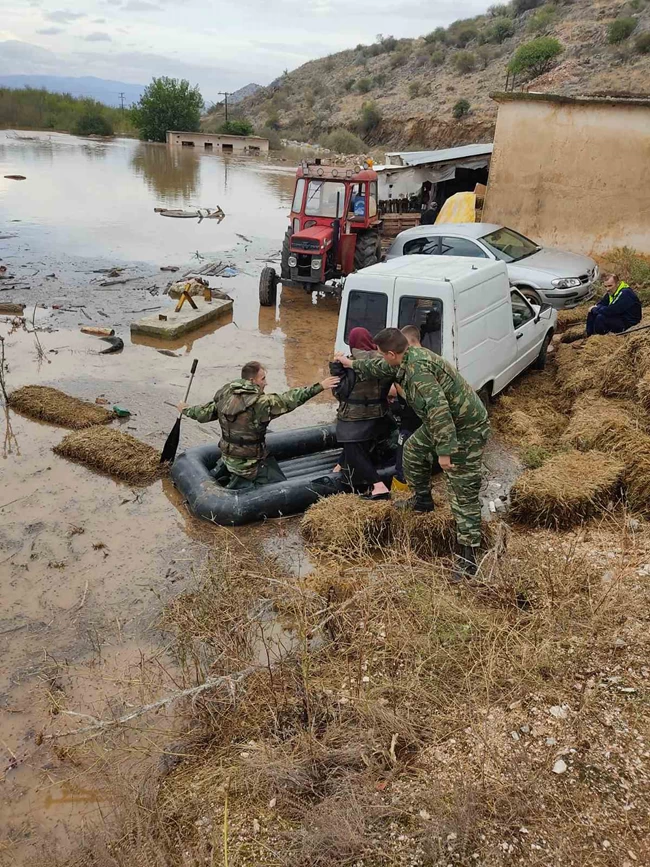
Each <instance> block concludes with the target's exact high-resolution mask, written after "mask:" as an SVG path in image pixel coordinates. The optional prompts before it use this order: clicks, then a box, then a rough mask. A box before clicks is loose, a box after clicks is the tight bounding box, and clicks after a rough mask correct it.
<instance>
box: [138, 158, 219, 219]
mask: <svg viewBox="0 0 650 867" xmlns="http://www.w3.org/2000/svg"><path fill="white" fill-rule="evenodd" d="M131 166H132V168H133V170H134V172H135V174H136V175H139V176H140V177H142V178H143V179H144V182H145V183H146V185H147V187H148V188H149V189H150V190H151V191H152V192H154V193H156V196H157V197H158V198H159V199H160V200H161V201H162V202H164V203H165V204H168V203H170V202H177V201H178V199H179V197H180V198H182V200H183V202H184V203H185V204H191V202H192V201H193V200H194V199H195V198H196V194H197V188H198V183H199V156H198V154H196V153H194V149H193V148H169V147H167V145H164V144H160V145H158V144H149V143H146V144H145V143H144V142H139V143H138V145H137V146H136V148H135V150H134V151H133V156H132V157H131ZM208 207H210V206H209V205H208Z"/></svg>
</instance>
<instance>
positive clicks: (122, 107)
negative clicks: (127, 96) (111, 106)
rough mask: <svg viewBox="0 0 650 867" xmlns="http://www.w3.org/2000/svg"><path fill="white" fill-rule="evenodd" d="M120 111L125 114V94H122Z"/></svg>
mask: <svg viewBox="0 0 650 867" xmlns="http://www.w3.org/2000/svg"><path fill="white" fill-rule="evenodd" d="M120 109H121V110H122V112H124V94H123V93H122V92H120Z"/></svg>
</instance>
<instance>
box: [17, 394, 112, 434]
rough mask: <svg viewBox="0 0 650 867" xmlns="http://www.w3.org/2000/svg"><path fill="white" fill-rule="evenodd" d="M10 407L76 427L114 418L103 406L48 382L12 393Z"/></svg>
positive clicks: (33, 415) (77, 428)
mask: <svg viewBox="0 0 650 867" xmlns="http://www.w3.org/2000/svg"><path fill="white" fill-rule="evenodd" d="M9 406H11V408H12V409H15V410H16V411H17V412H20V413H23V415H27V416H30V417H31V418H38V419H42V420H43V421H49V422H52V423H53V424H60V425H62V426H63V427H69V428H72V429H73V430H79V429H81V428H87V427H93V426H94V425H98V424H107V423H108V422H109V421H111V420H112V419H113V418H115V416H114V414H113V413H112V412H109V411H108V410H107V409H105V408H104V407H103V406H97V405H96V404H94V403H89V402H88V401H86V400H80V399H79V398H78V397H71V396H70V395H69V394H65V393H64V392H62V391H59V390H58V389H57V388H49V387H48V386H46V385H25V386H23V387H22V388H19V389H17V390H16V391H14V392H12V393H11V394H10V395H9Z"/></svg>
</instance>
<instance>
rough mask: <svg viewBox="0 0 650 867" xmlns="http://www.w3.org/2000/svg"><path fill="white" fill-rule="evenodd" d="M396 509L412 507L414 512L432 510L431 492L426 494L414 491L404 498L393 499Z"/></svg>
mask: <svg viewBox="0 0 650 867" xmlns="http://www.w3.org/2000/svg"><path fill="white" fill-rule="evenodd" d="M394 502H395V508H396V509H412V510H413V511H414V512H433V510H434V508H435V506H434V503H433V498H432V496H431V492H430V491H429V492H428V493H426V494H419V493H416V494H414V495H413V496H412V497H409V498H408V499H406V500H395V501H394Z"/></svg>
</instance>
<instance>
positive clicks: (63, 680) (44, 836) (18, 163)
mask: <svg viewBox="0 0 650 867" xmlns="http://www.w3.org/2000/svg"><path fill="white" fill-rule="evenodd" d="M17 135H18V136H20V137H21V138H18V137H14V136H13V134H11V133H6V132H0V169H1V171H0V176H2V175H5V174H23V175H25V176H26V180H25V181H11V180H4V179H2V178H0V258H1V259H2V263H3V264H6V265H7V268H8V273H9V274H13V275H14V277H15V280H14V281H10V280H6V281H5V280H3V281H0V301H18V302H23V303H26V304H28V305H29V307H28V309H27V311H26V312H27V314H28V318H29V320H30V323H29V325H28V331H26V330H24V329H23V328H18V329H14V328H13V327H12V324H11V322H10V321H8V320H7V318H6V317H0V335H1V336H3V337H5V352H6V360H7V369H6V379H7V385H8V388H9V390H11V389H13V388H16V387H18V386H20V385H24V384H28V383H33V384H43V385H53V386H56V387H58V388H61V389H62V390H64V391H66V392H68V393H70V394H73V395H76V396H79V397H84V398H88V399H90V400H95V398H97V397H100V396H101V397H103V398H105V399H106V400H108V401H109V403H110V404H115V403H118V404H120V405H122V406H125V407H127V408H128V409H130V410H131V412H132V415H131V417H130V418H129V419H127V420H125V421H124V422H122V424H123V429H124V430H128V431H130V432H131V433H133V434H134V436H136V437H138V438H140V439H142V440H144V441H146V442H149V443H151V444H152V445H154V446H156V447H161V446H162V444H163V442H164V440H165V438H166V435H167V433H168V432H169V430H170V428H171V426H172V424H173V422H174V418H175V413H174V410H173V408H171V407H170V406H168V405H167V403H166V402H171V403H176V402H178V401H179V400H180V399H181V398H182V396H183V392H184V389H185V387H186V384H187V381H188V380H187V377H188V374H189V367H190V358H198V359H199V369H198V374H197V377H196V379H195V385H194V389H193V393H192V396H191V397H192V400H194V401H196V402H202V401H205V400H208V399H209V398H211V396H212V395H213V393H214V392H215V390H216V389H217V388H218V387H219V386H220V385H221V384H223V383H224V382H226V381H227V380H229V379H231V378H234V377H235V376H236V375H238V371H239V368H240V367H241V365H242V363H243V362H245V361H247V360H249V359H251V358H257V359H258V360H260V361H262V362H263V363H264V364H265V365H266V366H267V367H268V372H269V387H270V389H272V390H278V391H280V390H283V389H285V388H287V387H292V386H295V385H302V384H307V383H311V382H314V381H316V380H318V379H321V378H322V377H323V375H324V374H325V373H326V370H327V358H328V355H329V354H330V353H331V350H332V347H333V341H334V333H335V328H336V320H337V315H338V309H337V304H336V303H335V302H334V301H333V300H331V299H317V300H314V301H313V300H312V299H311V298H310V297H309V296H307V295H305V294H304V293H300V292H297V291H292V292H285V293H283V295H282V297H281V299H280V301H279V303H278V306H277V308H276V309H268V308H260V307H259V305H258V301H257V281H258V276H259V271H260V270H261V268H262V267H263V264H264V262H265V261H266V260H269V259H273V258H274V257H276V256H277V252H278V250H279V247H280V243H281V239H282V235H283V233H284V231H285V227H286V216H287V211H288V206H289V201H290V197H291V192H292V188H293V171H292V170H289V169H288V168H287V165H286V164H282V163H280V164H274V163H273V162H267V161H263V160H257V159H254V158H249V159H230V160H228V159H226V160H224V159H222V158H220V157H219V156H217V155H202V154H201V155H199V154H196V153H194V152H192V151H189V150H181V151H171V150H168V149H167V148H166V147H165V146H161V145H149V144H141V143H138V142H134V141H130V140H117V141H114V142H103V141H102V142H99V141H89V140H83V139H77V138H74V137H71V136H67V135H56V134H54V135H50V134H37V133H19V134H17ZM25 136H28V138H27V139H26V138H24V137H25ZM217 204H218V205H220V206H221V207H222V208H223V210H224V211H225V212H226V218H225V219H224V220H223V221H222V222H221V223H216V222H215V221H210V220H206V221H203V222H202V223H198V222H197V221H194V220H173V219H166V218H163V217H161V216H159V215H158V214H155V213H154V212H153V208H154V207H156V206H158V205H165V206H168V207H188V206H190V205H192V206H203V207H214V206H215V205H217ZM239 235H243V236H245V238H240V237H239ZM7 236H11V237H7ZM195 253H198V254H199V257H202V258H196V257H195V258H193V254H195ZM209 260H223V261H224V262H228V263H230V264H232V265H234V266H235V267H236V269H237V271H238V274H237V276H235V277H232V278H230V279H223V281H222V288H223V289H224V290H225V291H227V292H228V293H229V294H230V295H231V296H232V297H233V299H234V310H233V315H232V317H231V318H230V319H226V320H224V321H220V322H218V323H217V324H215V325H213V326H211V327H210V328H207V329H204V330H202V331H201V332H196V333H195V334H194V335H189V336H188V337H187V338H186V339H183V340H179V341H176V342H175V343H168V344H161V343H157V342H156V341H148V340H144V339H142V338H140V339H138V340H137V341H135V340H134V341H131V338H130V334H129V328H128V325H129V323H130V322H131V321H132V320H133V319H134V318H137V317H138V316H139V315H143V314H142V313H140V312H139V311H142V310H144V309H145V308H147V309H149V308H152V307H158V306H160V307H164V306H166V305H167V304H169V302H168V301H167V299H166V297H164V296H162V295H161V294H160V293H161V291H162V289H163V288H164V287H165V285H166V283H167V282H168V280H169V276H170V275H168V274H164V273H161V272H160V270H159V267H160V266H161V265H167V264H173V265H178V266H180V267H181V269H183V268H186V267H189V266H190V265H192V264H194V266H196V264H201V263H204V262H206V261H209ZM115 266H119V267H124V268H125V269H126V270H125V271H124V274H125V276H140V277H142V278H143V279H141V280H137V281H133V282H131V283H127V284H125V285H123V286H120V287H116V288H115V287H110V288H102V287H99V285H98V283H99V281H100V280H102V279H104V275H101V274H96V273H94V272H95V271H97V270H99V269H102V268H108V267H115ZM52 274H54V275H55V276H48V275H52ZM17 281H24V282H23V284H22V285H24V286H27V287H29V288H8V289H7V288H5V287H6V286H8V285H10V284H11V283H13V282H17ZM35 305H43V306H42V307H39V308H38V309H37V310H36V311H35V315H34V322H35V324H36V325H37V326H38V327H39V329H40V330H39V331H38V332H37V334H36V335H35V334H33V333H28V332H31V330H32V326H31V317H32V313H33V312H34V307H35ZM54 305H56V307H58V308H59V309H55V306H54ZM80 305H83V310H84V311H85V315H84V313H82V307H81V306H80ZM134 311H138V312H134ZM91 323H92V324H98V325H111V326H113V327H115V329H116V331H117V333H118V334H119V335H120V336H121V337H122V338H123V339H124V342H125V348H124V350H123V352H122V353H120V354H117V355H108V356H102V355H98V354H97V352H98V349H99V348H104V344H101V343H99V341H98V340H97V338H93V337H89V336H87V335H84V334H81V333H80V331H79V328H80V326H82V325H89V324H91ZM36 338H38V341H39V342H40V346H41V350H42V351H39V348H38V345H37V340H36ZM163 346H164V347H165V348H173V349H174V350H175V352H176V354H177V357H170V356H167V355H161V354H160V353H159V352H158V351H157V350H158V349H159V348H162V347H163ZM332 414H333V411H332V403H331V399H330V398H328V397H326V396H324V395H321V396H319V397H318V398H316V399H315V400H313V401H310V402H309V403H308V404H306V405H305V406H303V407H301V408H300V409H299V410H297V411H296V412H295V413H293V414H291V415H290V416H287V417H284V418H282V419H279V420H278V422H277V423H276V424H275V426H276V427H278V428H281V427H297V426H301V425H305V424H315V423H320V422H323V421H329V420H330V419H331V417H332ZM3 421H4V419H3ZM10 423H11V426H12V430H13V434H14V435H15V438H16V441H15V442H13V443H12V446H11V451H10V452H9V453H7V454H6V456H5V457H4V459H3V460H1V461H0V474H1V477H2V485H1V486H0V490H1V493H0V659H1V665H0V757H1V758H0V863H2V862H3V861H4V862H5V863H6V864H11V865H26V864H30V863H33V858H34V853H35V852H37V851H39V850H40V848H42V846H43V845H46V846H47V847H48V848H49V849H51V848H52V847H54V846H57V847H59V848H60V849H61V850H62V851H65V850H66V849H68V848H69V847H70V846H71V845H74V843H75V842H78V841H79V839H80V836H81V834H82V833H83V831H84V828H85V826H86V823H88V822H91V823H92V822H95V821H97V818H98V816H99V815H100V812H99V811H100V810H101V809H102V804H104V805H105V802H106V798H107V795H106V792H105V791H104V790H103V788H102V785H103V782H102V780H103V778H101V779H100V778H99V776H97V774H94V773H93V769H94V768H96V766H97V765H98V764H101V763H100V762H99V758H98V757H97V756H96V755H95V756H94V757H93V754H89V758H88V760H87V761H85V762H84V763H83V766H82V767H76V766H73V765H72V764H71V763H70V761H69V760H68V759H67V758H66V756H65V754H62V753H60V751H59V752H58V753H54V752H53V751H52V743H51V742H47V741H46V742H45V743H43V744H42V745H40V746H39V745H38V743H37V742H38V740H39V738H38V737H37V735H38V733H39V732H45V734H46V735H47V734H51V733H52V732H54V731H57V730H60V729H62V728H65V727H66V725H67V726H70V725H71V724H75V725H76V724H77V721H76V720H75V718H65V715H64V714H62V713H61V712H60V711H61V710H62V709H63V710H73V711H76V712H81V713H86V714H90V715H93V716H100V717H103V718H108V717H110V716H111V715H113V713H122V712H124V708H125V707H128V706H137V705H139V704H141V703H144V702H147V701H149V700H152V699H153V698H156V697H158V696H160V695H164V694H166V693H167V692H169V691H170V690H172V689H174V688H175V687H174V685H173V682H174V679H175V678H176V675H175V673H174V668H173V663H172V662H171V661H170V660H169V658H168V657H167V654H166V652H165V649H164V639H163V637H161V635H160V634H159V633H158V631H157V628H156V615H157V611H158V610H159V608H160V604H161V600H162V599H165V598H168V597H170V596H171V595H173V594H175V593H178V592H180V591H181V590H182V589H183V588H184V587H185V586H187V582H188V580H190V579H191V576H192V570H193V569H194V567H195V565H196V564H197V563H200V560H201V558H202V557H203V555H204V554H205V551H206V550H207V549H208V548H209V546H211V545H213V544H214V543H215V542H216V543H217V544H219V545H224V544H227V543H229V542H230V543H232V540H233V538H236V537H240V538H243V539H246V540H248V541H250V542H251V543H252V544H256V545H257V544H259V545H262V546H263V547H264V548H265V549H266V550H268V551H269V552H270V553H272V554H274V555H279V556H280V557H283V558H284V559H285V561H286V560H289V561H291V562H289V563H288V565H289V566H291V567H292V568H294V570H296V571H298V570H300V569H301V568H304V566H305V560H304V552H303V551H302V548H301V546H300V544H299V542H298V540H297V533H296V530H295V526H294V525H295V522H291V521H289V522H287V521H278V522H269V524H268V525H266V526H264V527H253V528H244V529H242V530H240V531H237V533H236V534H235V533H233V531H232V530H227V529H221V528H215V527H212V526H210V525H207V524H205V523H202V522H199V521H196V520H194V519H193V518H192V517H191V516H190V515H189V514H188V513H187V510H186V508H185V506H184V505H183V503H182V501H181V498H180V497H179V496H178V495H177V493H176V492H175V490H174V488H173V486H172V485H171V484H170V483H169V482H168V481H163V482H157V483H156V484H153V485H151V486H149V487H147V488H144V489H131V488H130V487H128V486H127V485H123V484H120V483H117V482H114V481H112V480H111V479H109V478H106V477H104V476H99V475H96V474H94V473H93V472H91V471H89V470H87V469H85V468H84V467H82V466H78V465H75V464H72V463H70V462H68V461H65V460H63V459H61V458H58V457H57V456H56V455H54V454H53V453H52V450H51V449H52V447H53V446H54V445H55V444H56V443H58V442H59V441H60V440H61V439H62V437H63V436H64V435H65V433H66V431H64V430H63V429H61V428H57V427H54V426H52V425H45V424H40V423H37V422H34V421H32V420H29V419H26V418H23V417H20V416H16V415H15V414H14V413H11V415H10ZM215 428H216V426H214V425H204V426H199V425H197V424H194V423H192V422H187V421H186V422H184V425H183V434H182V445H183V446H189V445H193V444H198V443H201V442H205V441H207V440H209V439H211V438H213V437H214V436H215V434H216V430H215ZM0 455H1V452H0ZM235 543H236V542H235ZM154 672H155V673H156V675H155V676H154ZM66 719H67V721H66ZM156 720H157V724H159V725H160V727H161V729H163V730H166V728H165V727H167V729H168V728H169V727H170V726H173V720H171V719H170V720H168V721H167V723H165V722H164V720H163V719H161V718H160V717H157V718H156ZM158 737H159V739H160V743H165V742H168V741H166V740H165V738H166V737H167V736H166V735H162V734H161V735H159V736H158ZM169 737H172V734H171V733H170V734H169ZM55 743H56V742H55ZM129 772H130V771H129ZM102 815H103V814H102Z"/></svg>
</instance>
